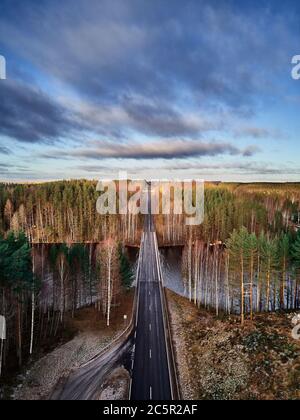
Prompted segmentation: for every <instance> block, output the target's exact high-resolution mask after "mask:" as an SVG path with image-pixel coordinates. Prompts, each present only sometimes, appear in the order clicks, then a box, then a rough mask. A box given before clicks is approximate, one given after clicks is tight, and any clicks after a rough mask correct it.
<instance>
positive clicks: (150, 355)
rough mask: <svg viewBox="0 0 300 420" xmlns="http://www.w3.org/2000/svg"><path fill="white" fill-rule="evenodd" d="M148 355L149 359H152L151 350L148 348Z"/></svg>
mask: <svg viewBox="0 0 300 420" xmlns="http://www.w3.org/2000/svg"><path fill="white" fill-rule="evenodd" d="M149 357H150V359H152V351H151V349H150V350H149Z"/></svg>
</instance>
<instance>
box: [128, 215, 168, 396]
mask: <svg viewBox="0 0 300 420" xmlns="http://www.w3.org/2000/svg"><path fill="white" fill-rule="evenodd" d="M155 235H156V233H155V228H154V225H153V218H152V216H151V215H149V216H146V220H145V230H144V238H143V242H142V244H141V250H140V252H141V256H140V274H139V278H138V288H139V289H138V308H137V319H136V330H135V335H134V338H135V344H134V345H135V347H134V359H133V375H132V387H131V400H136V401H147V400H152V399H153V400H171V399H172V393H171V383H170V374H169V367H168V358H167V346H166V340H165V330H164V321H163V309H162V299H161V288H160V283H159V275H158V268H157V256H156V250H155V240H156V238H155Z"/></svg>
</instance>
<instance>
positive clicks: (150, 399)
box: [150, 386, 152, 400]
mask: <svg viewBox="0 0 300 420" xmlns="http://www.w3.org/2000/svg"><path fill="white" fill-rule="evenodd" d="M150 400H152V386H150Z"/></svg>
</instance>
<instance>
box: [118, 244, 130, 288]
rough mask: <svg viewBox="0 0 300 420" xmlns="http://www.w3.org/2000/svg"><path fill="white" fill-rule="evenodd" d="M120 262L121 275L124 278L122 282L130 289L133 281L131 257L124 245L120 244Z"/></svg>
mask: <svg viewBox="0 0 300 420" xmlns="http://www.w3.org/2000/svg"><path fill="white" fill-rule="evenodd" d="M118 254H119V262H120V275H121V279H122V284H123V286H124V287H125V288H126V289H130V287H131V285H132V282H133V277H134V276H133V272H132V269H131V266H130V262H129V259H128V257H127V255H126V254H125V253H124V251H123V248H122V245H121V244H120V245H119V248H118Z"/></svg>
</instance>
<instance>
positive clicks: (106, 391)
mask: <svg viewBox="0 0 300 420" xmlns="http://www.w3.org/2000/svg"><path fill="white" fill-rule="evenodd" d="M129 386H130V375H129V373H128V372H127V370H126V369H124V368H118V369H115V370H114V371H113V372H112V373H111V375H109V376H108V378H107V379H106V380H105V382H104V384H103V385H102V390H101V392H100V395H99V398H98V399H99V400H114V401H116V400H128V395H129Z"/></svg>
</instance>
